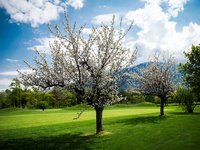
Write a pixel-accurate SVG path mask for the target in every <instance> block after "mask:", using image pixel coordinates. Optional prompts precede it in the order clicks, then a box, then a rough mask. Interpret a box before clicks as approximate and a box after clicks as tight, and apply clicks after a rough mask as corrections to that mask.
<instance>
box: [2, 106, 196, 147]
mask: <svg viewBox="0 0 200 150" xmlns="http://www.w3.org/2000/svg"><path fill="white" fill-rule="evenodd" d="M77 110H78V109H77V107H76V108H75V109H73V108H70V109H52V110H47V111H44V112H42V111H40V110H12V109H8V110H1V111H0V149H2V150H4V149H70V150H71V149H108V150H110V149H116V150H118V149H119V150H121V149H130V150H132V149H139V150H140V149H150V150H151V149H164V150H165V149H166V150H168V149H174V150H177V149H181V150H182V149H186V150H187V149H188V150H190V149H191V150H195V149H196V150H197V149H200V146H199V140H200V109H199V108H197V109H196V110H195V111H196V113H194V114H186V113H183V112H182V111H181V110H180V109H179V108H177V107H175V106H169V107H166V116H164V117H160V116H159V107H157V106H154V107H153V106H150V107H147V106H145V107H142V106H137V107H135V106H134V107H130V106H127V107H125V105H123V106H122V107H120V105H117V107H115V106H112V107H108V108H106V109H105V110H104V120H103V122H104V129H105V132H103V133H102V134H100V135H95V112H94V111H93V110H92V109H88V110H86V111H85V112H84V113H83V115H82V116H81V118H80V119H78V120H73V117H74V116H75V115H76V113H77V112H78V111H77ZM80 110H81V109H80Z"/></svg>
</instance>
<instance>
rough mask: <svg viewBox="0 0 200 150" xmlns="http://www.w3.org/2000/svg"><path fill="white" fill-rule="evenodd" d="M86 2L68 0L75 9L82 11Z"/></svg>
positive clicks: (82, 0)
mask: <svg viewBox="0 0 200 150" xmlns="http://www.w3.org/2000/svg"><path fill="white" fill-rule="evenodd" d="M83 3H84V0H68V2H67V4H68V5H70V6H72V7H74V9H80V8H82V7H83V5H84V4H83Z"/></svg>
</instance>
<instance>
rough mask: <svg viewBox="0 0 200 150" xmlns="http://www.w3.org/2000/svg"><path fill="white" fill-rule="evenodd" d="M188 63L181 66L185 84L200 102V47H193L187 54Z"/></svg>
mask: <svg viewBox="0 0 200 150" xmlns="http://www.w3.org/2000/svg"><path fill="white" fill-rule="evenodd" d="M185 57H186V58H187V62H186V63H185V64H181V65H180V70H181V72H182V74H183V77H184V80H185V82H186V83H187V84H188V85H189V86H190V88H191V89H192V91H193V92H194V93H196V95H197V97H198V101H200V45H197V46H194V45H192V47H191V50H190V51H189V52H187V53H185Z"/></svg>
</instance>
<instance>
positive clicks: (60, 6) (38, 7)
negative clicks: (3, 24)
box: [0, 0, 84, 27]
mask: <svg viewBox="0 0 200 150" xmlns="http://www.w3.org/2000/svg"><path fill="white" fill-rule="evenodd" d="M83 4H84V0H68V2H65V3H64V2H62V0H0V7H2V8H4V9H5V10H6V12H7V13H8V14H9V15H10V18H11V22H17V23H28V24H31V26H32V27H38V26H39V25H41V24H45V23H49V22H50V21H52V20H56V19H58V18H59V14H60V13H61V12H63V11H64V8H65V7H66V6H67V5H70V6H72V7H74V9H80V8H82V7H83Z"/></svg>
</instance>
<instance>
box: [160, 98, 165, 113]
mask: <svg viewBox="0 0 200 150" xmlns="http://www.w3.org/2000/svg"><path fill="white" fill-rule="evenodd" d="M164 106H165V99H164V98H160V115H161V116H163V115H164Z"/></svg>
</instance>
